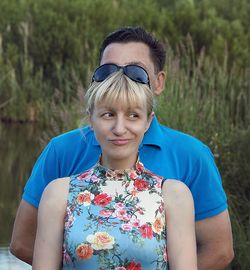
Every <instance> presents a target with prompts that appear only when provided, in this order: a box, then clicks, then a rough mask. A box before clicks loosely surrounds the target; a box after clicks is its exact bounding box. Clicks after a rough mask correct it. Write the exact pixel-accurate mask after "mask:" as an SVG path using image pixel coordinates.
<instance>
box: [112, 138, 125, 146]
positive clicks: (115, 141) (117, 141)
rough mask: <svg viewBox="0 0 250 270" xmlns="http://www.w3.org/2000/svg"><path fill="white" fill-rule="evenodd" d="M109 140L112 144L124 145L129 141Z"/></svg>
mask: <svg viewBox="0 0 250 270" xmlns="http://www.w3.org/2000/svg"><path fill="white" fill-rule="evenodd" d="M110 142H111V143H112V144H114V145H118V146H119V145H121V146H122V145H125V144H127V143H129V139H115V140H110Z"/></svg>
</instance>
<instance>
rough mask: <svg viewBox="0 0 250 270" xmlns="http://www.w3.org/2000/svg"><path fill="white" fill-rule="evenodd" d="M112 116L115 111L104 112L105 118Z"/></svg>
mask: <svg viewBox="0 0 250 270" xmlns="http://www.w3.org/2000/svg"><path fill="white" fill-rule="evenodd" d="M112 116H113V113H111V112H106V113H103V114H102V117H104V118H110V117H112Z"/></svg>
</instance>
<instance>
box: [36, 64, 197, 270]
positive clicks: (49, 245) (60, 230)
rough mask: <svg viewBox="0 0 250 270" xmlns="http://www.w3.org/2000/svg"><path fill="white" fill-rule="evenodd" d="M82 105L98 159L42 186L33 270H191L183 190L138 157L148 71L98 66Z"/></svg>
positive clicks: (190, 217) (148, 109)
mask: <svg viewBox="0 0 250 270" xmlns="http://www.w3.org/2000/svg"><path fill="white" fill-rule="evenodd" d="M86 101H87V105H86V108H87V113H88V116H89V123H90V127H91V129H92V130H93V131H94V133H95V137H96V139H97V140H98V142H99V143H100V146H101V149H102V155H101V156H100V159H99V161H98V163H97V164H96V165H95V166H93V167H92V168H90V169H89V170H87V171H85V172H83V173H82V174H78V175H74V176H71V177H67V178H63V179H57V180H54V181H53V182H51V183H50V184H49V185H48V186H47V188H46V190H45V191H44V194H43V197H42V200H41V203H40V205H39V212H38V229H37V236H36V242H35V250H34V260H33V269H116V270H126V269H127V270H128V269H130V270H132V269H134V270H139V269H169V267H170V269H171V270H173V269H175V270H178V269H180V270H183V269H189V270H193V269H197V263H196V244H195V232H194V208H193V200H192V196H191V193H190V191H189V189H188V188H187V187H186V186H185V185H184V184H183V183H181V182H179V181H177V180H169V179H168V180H167V181H165V179H163V178H162V177H160V176H157V175H155V174H153V173H152V172H150V171H148V170H147V169H146V168H145V167H144V166H143V164H142V163H141V162H140V160H139V159H140V157H138V149H139V147H140V142H141V140H142V138H143V136H144V133H145V132H146V131H147V129H148V128H149V126H150V123H151V120H152V118H153V115H154V113H153V104H154V98H153V92H152V91H151V90H150V82H149V78H148V75H147V73H146V71H145V70H144V69H143V68H141V67H139V66H136V65H128V66H125V67H118V66H116V65H114V64H106V65H103V66H100V67H99V68H97V70H96V71H95V73H94V75H93V83H92V85H91V87H90V88H89V89H88V91H87V93H86ZM159 166H160V164H159ZM62 250H63V252H62ZM62 253H63V254H62Z"/></svg>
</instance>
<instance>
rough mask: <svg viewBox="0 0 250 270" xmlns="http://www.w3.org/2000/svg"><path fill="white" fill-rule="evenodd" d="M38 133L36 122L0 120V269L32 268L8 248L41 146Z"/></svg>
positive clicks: (39, 133) (39, 132)
mask: <svg viewBox="0 0 250 270" xmlns="http://www.w3.org/2000/svg"><path fill="white" fill-rule="evenodd" d="M41 132H42V131H41V130H39V128H38V127H37V126H36V125H30V124H23V125H21V124H5V123H0V161H1V162H0V269H31V267H30V266H28V265H27V264H24V263H22V262H21V261H19V260H17V259H15V257H13V256H12V255H10V254H9V253H8V248H7V247H8V246H9V243H10V239H11V232H12V226H13V223H14V219H15V215H16V209H17V206H18V204H19V201H20V199H21V196H22V193H23V188H24V185H25V183H26V181H27V179H28V177H29V174H30V171H31V169H32V167H33V165H34V162H35V160H36V158H37V157H38V155H39V153H40V151H41V149H42V146H41V143H40V137H41ZM27 267H28V268H27Z"/></svg>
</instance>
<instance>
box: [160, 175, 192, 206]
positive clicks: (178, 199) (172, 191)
mask: <svg viewBox="0 0 250 270" xmlns="http://www.w3.org/2000/svg"><path fill="white" fill-rule="evenodd" d="M162 195H163V197H164V199H165V200H167V201H168V204H179V203H181V204H183V203H185V202H187V201H193V197H192V194H191V191H190V189H189V188H188V186H187V185H185V184H184V183H183V182H181V181H179V180H175V179H167V180H166V181H164V182H163V186H162Z"/></svg>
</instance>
